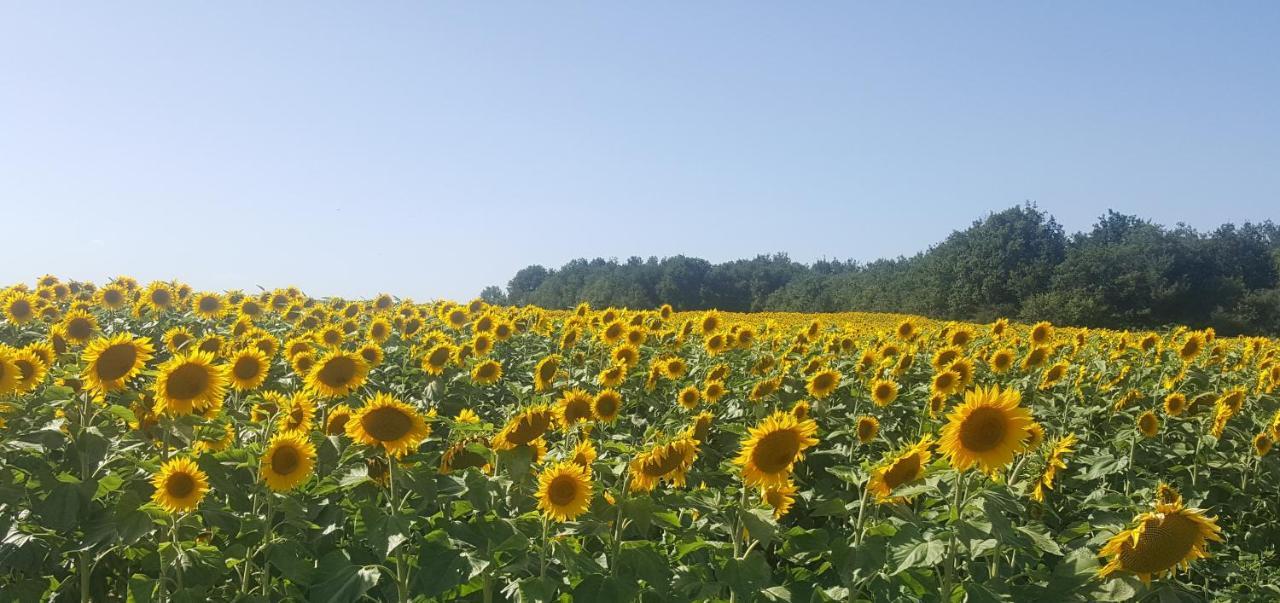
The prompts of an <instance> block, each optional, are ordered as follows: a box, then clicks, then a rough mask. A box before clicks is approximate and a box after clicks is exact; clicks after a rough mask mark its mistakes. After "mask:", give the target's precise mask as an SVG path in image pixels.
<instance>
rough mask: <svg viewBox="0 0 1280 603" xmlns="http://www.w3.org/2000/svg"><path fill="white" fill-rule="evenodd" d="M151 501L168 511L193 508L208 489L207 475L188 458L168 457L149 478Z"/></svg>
mask: <svg viewBox="0 0 1280 603" xmlns="http://www.w3.org/2000/svg"><path fill="white" fill-rule="evenodd" d="M151 485H153V486H155V489H156V491H155V494H153V495H152V496H151V500H152V502H154V503H156V504H157V505H160V507H161V508H163V509H164V510H166V511H168V512H170V513H181V512H184V511H190V510H192V509H195V508H196V506H197V505H199V504H200V500H201V499H203V498H204V495H205V493H206V492H208V491H209V477H208V476H207V475H205V473H204V471H201V470H200V467H198V466H196V464H195V462H194V461H192V460H191V459H189V458H185V457H178V458H173V459H169V460H168V461H167V462H165V463H164V465H161V467H160V471H159V472H158V473H156V474H155V476H154V477H152V478H151Z"/></svg>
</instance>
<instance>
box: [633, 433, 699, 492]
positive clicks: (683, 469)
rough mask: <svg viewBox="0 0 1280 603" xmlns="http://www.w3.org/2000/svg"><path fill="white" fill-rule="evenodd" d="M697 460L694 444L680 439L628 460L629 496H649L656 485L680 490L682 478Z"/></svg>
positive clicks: (690, 440) (695, 444)
mask: <svg viewBox="0 0 1280 603" xmlns="http://www.w3.org/2000/svg"><path fill="white" fill-rule="evenodd" d="M697 458H698V442H697V441H696V440H694V439H693V438H690V437H681V438H678V439H675V440H672V441H670V442H667V443H666V444H657V445H655V446H653V447H652V448H650V449H649V450H647V451H645V452H643V453H641V454H639V455H637V456H636V457H635V458H634V459H632V460H631V464H630V471H631V485H630V490H631V491H632V492H650V491H652V490H653V489H654V488H656V487H657V486H658V483H659V482H667V483H669V484H672V485H674V486H676V487H681V486H684V484H685V476H686V474H687V473H688V472H689V468H690V467H692V466H693V462H694V461H695V460H697Z"/></svg>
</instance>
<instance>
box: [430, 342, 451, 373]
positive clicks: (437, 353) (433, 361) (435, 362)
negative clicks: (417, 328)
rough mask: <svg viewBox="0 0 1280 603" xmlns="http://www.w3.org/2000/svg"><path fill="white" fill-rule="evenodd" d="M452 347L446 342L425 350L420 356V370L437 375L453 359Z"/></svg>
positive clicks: (447, 366)
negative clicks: (424, 353)
mask: <svg viewBox="0 0 1280 603" xmlns="http://www.w3.org/2000/svg"><path fill="white" fill-rule="evenodd" d="M453 354H454V348H453V346H451V345H449V344H447V343H439V344H436V345H435V346H434V347H432V348H431V349H430V350H429V351H427V353H426V355H424V356H423V357H422V370H424V371H426V372H427V374H428V375H439V374H441V373H443V372H444V370H445V369H447V368H449V363H450V362H452V361H453Z"/></svg>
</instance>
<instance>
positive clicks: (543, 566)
mask: <svg viewBox="0 0 1280 603" xmlns="http://www.w3.org/2000/svg"><path fill="white" fill-rule="evenodd" d="M550 524H551V522H550V521H548V520H547V517H546V515H543V516H542V551H541V553H540V554H539V555H538V578H539V579H541V578H545V577H547V527H548V526H549V525H550Z"/></svg>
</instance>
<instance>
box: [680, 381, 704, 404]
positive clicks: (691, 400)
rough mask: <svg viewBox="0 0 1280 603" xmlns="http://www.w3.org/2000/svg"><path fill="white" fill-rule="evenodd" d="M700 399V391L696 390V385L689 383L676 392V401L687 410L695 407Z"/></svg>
mask: <svg viewBox="0 0 1280 603" xmlns="http://www.w3.org/2000/svg"><path fill="white" fill-rule="evenodd" d="M700 401H702V392H701V391H698V387H697V386H696V385H690V386H688V387H686V388H684V389H682V390H680V392H679V393H678V394H676V402H678V403H680V406H682V407H684V408H685V409H687V410H693V409H694V408H697V406H698V402H700Z"/></svg>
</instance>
